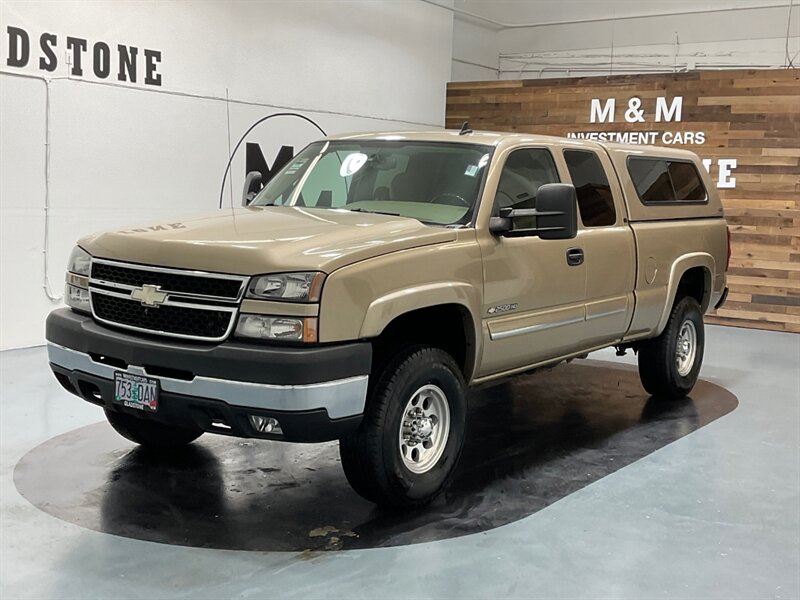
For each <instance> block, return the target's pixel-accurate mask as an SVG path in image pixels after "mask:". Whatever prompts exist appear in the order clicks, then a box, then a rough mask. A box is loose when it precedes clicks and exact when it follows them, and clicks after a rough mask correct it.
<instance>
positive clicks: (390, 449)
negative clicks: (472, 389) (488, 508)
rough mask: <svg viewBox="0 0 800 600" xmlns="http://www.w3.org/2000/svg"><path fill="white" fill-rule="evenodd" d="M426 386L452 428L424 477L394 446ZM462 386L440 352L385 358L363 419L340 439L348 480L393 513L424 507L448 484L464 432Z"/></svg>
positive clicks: (411, 351) (419, 349) (412, 350)
mask: <svg viewBox="0 0 800 600" xmlns="http://www.w3.org/2000/svg"><path fill="white" fill-rule="evenodd" d="M426 384H433V385H436V386H438V387H439V388H440V389H441V390H442V391H443V392H444V394H445V396H446V399H447V404H448V407H449V413H450V415H449V416H450V427H449V435H448V438H447V442H446V443H445V445H444V451H443V453H442V455H441V457H440V458H439V460H438V461H437V462H436V463H435V464H434V466H433V467H431V469H430V470H429V471H427V472H425V473H413V472H412V471H410V470H409V469H408V468H407V467H406V466H405V464H404V463H403V459H402V456H401V454H400V448H399V445H398V436H399V432H400V429H399V428H400V426H401V421H402V418H403V411H404V410H405V408H406V404H407V403H408V401H409V400H410V398H411V396H412V395H413V394H414V392H415V391H416V390H418V389H420V388H421V387H422V386H425V385H426ZM466 416H467V406H466V384H465V382H464V378H463V376H462V374H461V371H460V369H459V368H458V365H457V364H456V362H455V361H454V360H453V358H452V357H451V356H450V355H449V354H448V353H447V352H445V351H444V350H440V349H438V348H431V347H427V346H415V347H409V348H406V349H404V350H402V351H401V352H399V353H398V354H397V355H396V356H395V357H394V358H393V359H391V360H389V361H388V362H387V363H386V365H385V367H384V368H383V369H382V371H381V372H380V373H379V374H377V377H376V379H375V380H374V385H370V389H369V392H368V398H367V404H366V408H365V413H364V419H363V421H362V422H361V424H360V426H359V427H358V429H357V430H356V431H354V432H353V433H351V434H349V435H348V436H346V437H344V438H342V439H341V440H340V441H339V453H340V456H341V459H342V467H343V469H344V473H345V476H346V477H347V481H348V482H349V483H350V485H351V486H352V487H353V489H354V490H355V491H356V492H357V493H358V494H359V495H360V496H362V497H363V498H366V499H367V500H370V501H371V502H374V503H376V504H378V505H381V506H385V507H389V508H393V509H410V508H415V507H419V506H422V505H424V504H427V503H429V502H430V501H431V500H433V499H434V498H436V496H438V495H439V494H440V493H441V492H442V491H443V490H444V488H445V487H446V486H447V484H448V483H449V481H450V479H451V477H452V475H453V471H454V468H455V466H456V463H457V462H458V458H459V456H460V455H461V448H462V446H463V443H464V432H465V428H466Z"/></svg>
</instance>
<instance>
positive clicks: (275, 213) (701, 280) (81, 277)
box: [46, 128, 730, 508]
mask: <svg viewBox="0 0 800 600" xmlns="http://www.w3.org/2000/svg"><path fill="white" fill-rule="evenodd" d="M260 179H261V178H260V176H259V174H257V173H251V174H249V175H248V177H247V180H246V186H245V189H244V192H243V194H242V203H243V205H244V206H242V207H237V208H233V207H232V208H230V209H226V210H224V211H221V212H215V213H212V214H207V215H204V216H196V217H191V218H186V219H183V220H180V221H174V222H169V223H153V224H149V225H143V226H138V227H132V228H129V229H124V230H120V231H108V232H104V233H99V234H95V235H90V236H88V237H84V238H83V239H81V240H79V241H78V245H77V247H76V248H75V249H74V251H73V253H72V255H71V257H70V259H69V266H68V272H67V275H66V292H65V298H66V304H67V305H68V306H67V307H66V308H60V309H56V310H54V311H53V312H52V313H51V314H50V315H49V316H48V318H47V327H46V332H47V333H46V337H47V340H48V355H49V361H50V365H51V368H52V370H53V372H54V373H55V376H56V378H57V379H58V381H59V382H60V383H61V385H63V387H64V388H66V389H67V390H68V391H69V392H72V393H73V394H76V395H78V396H80V397H82V398H83V399H85V400H87V401H89V402H92V403H95V404H97V405H99V406H101V407H103V409H104V410H105V414H106V417H107V419H108V421H109V422H110V424H111V426H112V427H113V428H114V429H115V430H116V431H117V432H119V433H120V434H121V435H122V436H124V437H126V438H128V439H129V440H132V441H134V442H136V443H138V444H142V445H144V446H150V447H154V448H158V449H160V451H163V452H169V451H171V449H174V448H176V447H180V446H183V445H186V444H189V443H191V442H192V441H193V440H195V439H197V438H198V437H199V436H200V435H201V434H202V433H204V432H210V433H219V434H226V435H233V436H239V437H246V438H262V439H267V440H281V441H286V442H321V441H329V440H339V449H340V455H341V461H342V466H343V469H344V473H345V475H346V477H347V479H348V481H349V482H350V484H351V485H352V487H353V488H354V489H355V491H356V492H358V493H359V494H360V495H362V496H363V497H364V498H367V499H368V500H371V501H373V502H375V503H378V504H381V505H384V506H390V507H397V508H409V507H416V506H420V505H422V504H424V503H426V502H429V501H431V499H433V498H434V497H436V495H437V494H438V493H440V492H441V490H442V489H443V488H444V487H445V486H446V484H447V482H448V480H449V478H450V477H451V475H452V473H453V469H454V466H455V464H456V462H457V460H458V458H459V454H460V452H461V448H462V444H463V441H464V436H465V431H466V419H467V396H466V391H467V388H468V387H469V386H474V385H478V384H482V383H484V382H488V381H490V380H495V379H497V378H501V377H508V376H511V375H515V374H519V373H523V372H529V371H532V370H534V369H537V368H539V367H550V366H553V365H556V364H557V363H560V362H562V361H567V360H571V359H573V358H578V357H585V356H586V354H587V353H589V352H592V351H594V350H598V349H601V348H604V347H609V346H615V347H617V349H618V352H625V351H626V350H628V349H632V350H633V351H635V352H637V353H638V362H639V373H640V376H641V381H642V384H643V387H644V389H645V390H646V391H647V392H648V393H649V394H651V395H654V396H657V397H663V398H665V399H675V398H681V397H683V396H685V395H686V394H688V393H689V392H690V391H691V389H692V387H693V385H694V384H695V381H696V380H697V377H698V372H699V371H700V365H701V362H702V358H703V347H704V333H703V314H704V313H706V312H707V311H710V310H713V309H714V308H715V307H719V306H720V305H721V304H722V303H723V302H724V300H725V297H726V295H727V287H726V276H725V271H726V270H727V264H728V260H729V258H730V239H729V235H728V228H727V226H726V222H725V220H724V217H723V211H722V207H721V205H720V200H719V197H718V195H717V192H716V189H715V187H714V185H713V184H712V183H711V181H710V179H709V176H708V174H707V172H706V171H705V169H704V168H703V166H702V163H701V162H700V160H699V159H698V157H697V156H696V155H695V154H693V153H691V152H688V151H682V150H676V149H667V148H659V147H647V146H624V145H616V144H610V143H609V144H605V143H597V142H592V141H585V140H570V139H561V138H554V137H545V136H538V135H523V134H506V133H491V132H472V131H471V130H469V129H468V128H464V129H462V131H460V132H459V131H438V132H413V133H407V132H398V133H377V134H375V133H373V134H357V135H341V136H331V137H327V138H325V139H322V140H320V141H317V142H314V143H312V144H310V145H309V146H307V147H306V148H305V149H304V150H302V151H301V152H300V153H299V154H297V155H296V156H295V157H293V158H292V159H291V160H290V161H289V162H288V163H287V164H286V165H285V166H284V167H283V168H282V169H281V170H280V171H278V172H277V173H276V174H275V176H274V177H272V178H271V179H270V180H269V181H268V182H266V183H265V185H262V183H261V181H260Z"/></svg>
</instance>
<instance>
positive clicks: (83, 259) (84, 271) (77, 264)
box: [67, 246, 92, 277]
mask: <svg viewBox="0 0 800 600" xmlns="http://www.w3.org/2000/svg"><path fill="white" fill-rule="evenodd" d="M91 268H92V257H91V255H90V254H89V253H88V252H86V250H84V249H83V248H81V247H80V246H75V248H73V250H72V254H70V255H69V263H68V264H67V271H69V272H70V273H75V274H76V275H84V276H86V277H88V276H89V271H90V270H91Z"/></svg>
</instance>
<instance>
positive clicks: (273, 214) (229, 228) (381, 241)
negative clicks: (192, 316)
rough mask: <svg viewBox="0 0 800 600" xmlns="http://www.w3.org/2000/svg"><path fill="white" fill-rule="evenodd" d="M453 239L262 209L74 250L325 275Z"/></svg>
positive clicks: (121, 234) (91, 240)
mask: <svg viewBox="0 0 800 600" xmlns="http://www.w3.org/2000/svg"><path fill="white" fill-rule="evenodd" d="M455 238H456V234H455V231H454V230H452V229H446V228H443V227H429V226H426V225H423V224H422V223H420V222H419V221H417V220H416V219H410V218H406V217H394V216H388V215H380V214H374V213H359V212H351V211H346V210H330V209H314V208H299V207H283V206H267V207H248V208H239V209H232V210H230V211H227V212H216V213H213V214H207V215H199V216H194V217H191V218H187V219H183V220H179V221H171V222H161V223H151V224H148V225H142V226H138V227H134V228H131V229H125V230H120V231H109V232H104V233H99V234H95V235H90V236H87V237H85V238H83V239H81V240H80V241H79V242H78V243H79V244H80V246H81V247H83V248H84V249H85V250H86V251H87V252H89V253H90V254H91V255H93V256H95V257H97V258H107V259H112V260H120V261H126V262H136V263H142V264H148V265H157V266H163V267H175V268H182V269H193V270H201V271H215V272H220V273H233V274H239V275H256V274H259V273H270V272H273V273H274V272H280V271H324V272H326V273H330V272H332V271H334V270H335V269H338V268H339V267H343V266H345V265H348V264H352V263H354V262H358V261H361V260H364V259H367V258H372V257H375V256H379V255H382V254H387V253H389V252H396V251H398V250H406V249H409V248H416V247H418V246H426V245H430V244H438V243H443V242H449V241H452V240H454V239H455Z"/></svg>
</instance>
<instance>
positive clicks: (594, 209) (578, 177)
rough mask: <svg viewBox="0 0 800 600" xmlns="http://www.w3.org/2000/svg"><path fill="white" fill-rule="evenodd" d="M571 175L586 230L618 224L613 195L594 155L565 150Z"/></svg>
mask: <svg viewBox="0 0 800 600" xmlns="http://www.w3.org/2000/svg"><path fill="white" fill-rule="evenodd" d="M564 160H566V161H567V168H569V176H570V177H571V178H572V185H574V186H575V192H576V193H577V195H578V208H579V209H580V212H581V220H582V221H583V224H584V225H586V227H600V226H603V225H613V224H614V223H616V222H617V211H616V209H615V208H614V196H613V195H612V194H611V186H609V184H608V178H607V177H606V172H605V169H603V164H602V163H601V162H600V159H599V158H598V157H597V154H595V153H594V152H590V151H586V150H565V151H564Z"/></svg>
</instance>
